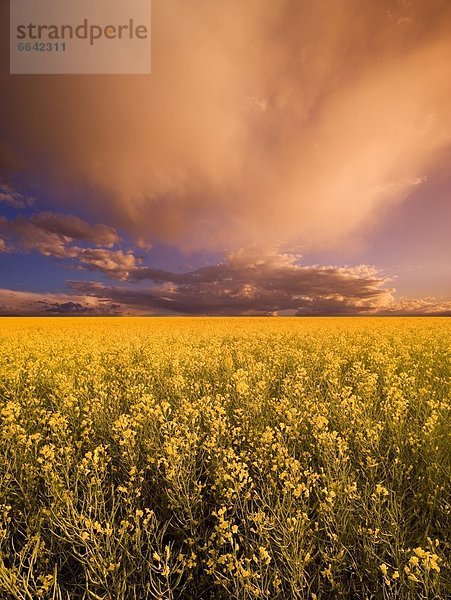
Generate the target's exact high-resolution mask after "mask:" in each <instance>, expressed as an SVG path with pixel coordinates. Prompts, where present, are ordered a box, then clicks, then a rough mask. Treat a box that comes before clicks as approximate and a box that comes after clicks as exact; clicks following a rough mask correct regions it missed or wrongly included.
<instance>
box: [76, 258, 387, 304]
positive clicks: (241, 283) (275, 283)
mask: <svg viewBox="0 0 451 600" xmlns="http://www.w3.org/2000/svg"><path fill="white" fill-rule="evenodd" d="M257 255H258V254H257V252H256V251H255V250H254V249H251V250H249V249H247V250H245V251H241V252H239V253H236V254H233V255H231V256H230V257H229V258H228V260H226V261H224V262H223V263H221V264H218V265H215V266H210V267H203V268H201V269H197V270H195V271H192V272H188V273H170V272H167V271H162V270H156V269H151V268H148V267H140V268H137V269H136V270H135V271H131V273H130V279H135V280H136V279H140V280H143V279H149V280H151V281H153V282H154V285H153V286H151V287H147V288H145V289H141V288H138V289H137V288H136V287H130V286H128V287H116V286H107V285H103V284H100V283H96V282H75V281H73V282H70V284H69V285H70V287H71V289H73V290H74V291H76V292H77V293H79V294H84V295H88V296H92V297H95V298H102V299H108V300H110V301H115V302H118V303H120V304H121V305H123V306H125V307H130V308H134V309H135V310H139V311H144V312H145V311H146V310H150V311H154V310H164V311H173V312H176V313H181V314H211V315H227V314H229V315H241V314H274V313H280V312H284V311H291V312H292V313H293V314H294V313H296V312H300V313H301V312H305V313H306V314H309V313H314V312H315V311H317V312H319V313H322V314H332V313H333V314H348V313H351V312H353V313H354V314H359V313H371V312H374V311H377V310H379V309H380V308H381V307H383V306H387V305H388V304H390V302H392V300H393V297H392V293H391V290H388V289H386V288H385V287H384V285H385V284H386V283H387V280H386V279H385V278H384V277H382V276H381V275H380V274H379V273H378V272H377V271H376V270H375V269H373V268H370V267H367V266H359V267H345V268H343V267H333V266H329V267H320V266H302V265H300V264H298V261H299V257H298V256H296V255H291V254H278V253H275V252H273V253H266V254H263V255H261V254H260V255H258V256H259V258H257Z"/></svg>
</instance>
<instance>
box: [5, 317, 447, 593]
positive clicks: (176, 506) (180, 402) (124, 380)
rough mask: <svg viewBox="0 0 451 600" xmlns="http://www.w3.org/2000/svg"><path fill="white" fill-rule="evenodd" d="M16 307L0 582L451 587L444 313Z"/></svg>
mask: <svg viewBox="0 0 451 600" xmlns="http://www.w3.org/2000/svg"><path fill="white" fill-rule="evenodd" d="M1 326H2V327H1V336H0V347H1V352H0V375H1V377H0V425H1V427H0V449H1V459H0V597H1V598H6V599H16V600H25V599H28V600H34V599H36V598H43V599H57V600H58V599H59V600H65V599H69V598H71V599H72V598H74V599H82V598H86V599H93V600H107V599H108V600H120V599H124V600H128V599H130V600H132V599H142V598H155V599H157V598H159V599H168V600H169V599H178V598H180V599H194V598H196V599H203V598H204V599H208V598H218V599H221V598H224V599H230V598H236V599H251V598H268V599H288V598H295V599H304V598H305V599H310V598H311V599H315V598H355V599H358V598H362V599H363V598H383V599H384V598H385V599H408V598H411V599H419V598H431V599H432V598H434V599H436V598H448V597H450V596H451V587H450V581H451V573H450V563H449V557H450V542H451V536H450V533H451V532H450V498H451V494H450V492H451V490H450V487H451V476H450V475H451V469H450V466H451V465H450V461H451V442H450V434H449V431H450V406H451V401H450V395H449V347H450V344H449V342H450V339H451V336H450V327H449V321H448V320H446V319H433V318H423V319H412V318H410V319H402V318H399V319H398V318H387V319H382V318H378V319H369V318H355V319H302V318H299V319H294V318H291V319H289V318H287V319H283V318H230V319H227V318H224V319H222V318H219V319H209V318H192V319H190V318H149V319H133V318H130V319H129V318H121V319H113V318H111V319H109V318H102V319H95V318H72V319H70V318H68V319H66V318H58V319H42V318H41V319H2V320H1Z"/></svg>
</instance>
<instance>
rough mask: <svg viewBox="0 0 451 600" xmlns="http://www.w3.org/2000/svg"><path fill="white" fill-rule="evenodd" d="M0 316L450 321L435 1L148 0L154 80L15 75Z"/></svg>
mask: <svg viewBox="0 0 451 600" xmlns="http://www.w3.org/2000/svg"><path fill="white" fill-rule="evenodd" d="M8 5H9V3H8V2H6V1H5V0H0V10H1V32H0V33H1V35H0V43H1V53H0V58H1V63H0V85H1V94H0V314H30V315H34V314H42V315H58V314H74V315H76V314H82V315H83V314H86V315H89V314H106V315H116V314H117V315H122V314H146V315H147V314H148V315H152V314H205V315H210V314H212V315H228V314H230V315H237V314H281V315H291V314H292V315H296V314H299V315H324V314H326V315H328V314H333V315H352V314H356V315H359V314H370V315H373V314H449V315H451V260H450V257H451V233H450V232H451V168H450V165H451V2H449V0H428V1H427V2H426V1H425V0H378V1H377V2H376V1H374V0H317V1H314V2H313V1H311V0H277V1H275V0H152V27H151V31H152V74H151V75H117V76H114V75H49V76H45V75H9V41H8V35H9V8H8Z"/></svg>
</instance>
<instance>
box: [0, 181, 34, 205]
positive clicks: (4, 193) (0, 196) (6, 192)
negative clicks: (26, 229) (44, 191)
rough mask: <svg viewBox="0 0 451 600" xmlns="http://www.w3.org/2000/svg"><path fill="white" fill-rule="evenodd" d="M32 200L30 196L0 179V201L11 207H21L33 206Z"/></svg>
mask: <svg viewBox="0 0 451 600" xmlns="http://www.w3.org/2000/svg"><path fill="white" fill-rule="evenodd" d="M34 200H35V199H34V198H32V197H31V196H24V195H23V194H20V193H19V192H18V191H16V190H15V189H14V188H13V187H11V186H10V185H7V184H6V183H2V182H1V181H0V202H4V203H5V204H7V205H8V206H11V207H12V208H17V209H21V208H30V207H31V206H33V203H34Z"/></svg>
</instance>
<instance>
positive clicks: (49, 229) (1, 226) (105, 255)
mask: <svg viewBox="0 0 451 600" xmlns="http://www.w3.org/2000/svg"><path fill="white" fill-rule="evenodd" d="M0 233H1V234H2V236H3V238H4V244H3V246H2V245H0V250H1V249H3V250H4V251H5V250H8V251H16V252H24V251H35V252H39V253H40V254H42V255H44V256H50V257H54V258H60V259H70V260H72V261H73V262H74V264H75V266H76V267H77V268H79V269H86V270H90V271H101V272H103V273H105V274H107V275H109V276H110V277H112V278H114V279H126V278H127V277H128V274H129V271H130V270H132V269H136V268H137V264H138V263H137V260H136V259H135V257H134V256H133V254H131V253H130V252H124V251H123V250H112V249H111V246H112V245H113V244H114V243H116V242H118V241H119V236H118V235H117V233H116V231H115V230H114V229H112V228H111V227H108V226H106V225H102V224H96V225H91V224H90V223H87V222H86V221H83V220H82V219H80V218H78V217H74V216H72V215H63V214H58V213H50V212H40V213H36V214H34V215H32V216H31V217H30V218H29V219H27V218H25V217H22V216H19V217H16V218H15V219H6V218H5V217H0ZM5 242H6V243H5ZM74 242H91V243H94V244H96V246H97V247H95V248H85V247H80V246H77V245H75V244H74ZM105 246H107V247H105Z"/></svg>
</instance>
